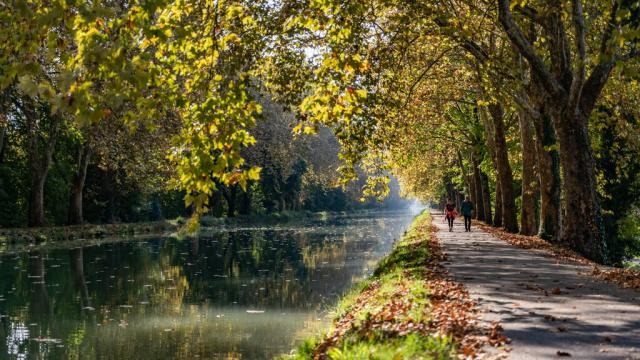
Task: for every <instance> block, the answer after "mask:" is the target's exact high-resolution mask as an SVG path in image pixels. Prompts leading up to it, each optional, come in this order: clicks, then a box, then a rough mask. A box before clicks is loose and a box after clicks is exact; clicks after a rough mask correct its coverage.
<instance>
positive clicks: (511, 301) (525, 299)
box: [433, 214, 640, 359]
mask: <svg viewBox="0 0 640 360" xmlns="http://www.w3.org/2000/svg"><path fill="white" fill-rule="evenodd" d="M433 218H434V221H433V223H434V225H435V226H437V227H438V233H437V236H438V238H439V239H440V241H441V242H442V247H443V250H444V251H445V252H446V253H447V255H448V260H447V261H446V262H443V265H444V266H445V267H446V268H447V270H448V271H449V273H450V274H451V275H452V276H453V278H454V279H456V280H457V281H460V282H462V283H464V284H465V285H466V286H467V289H468V290H469V292H470V293H471V295H472V296H473V297H474V298H475V299H476V300H478V302H479V304H480V307H481V309H482V310H483V311H484V312H485V314H484V316H483V320H486V321H493V320H500V321H501V322H502V326H503V327H504V334H505V335H506V336H508V337H509V338H511V339H512V343H511V347H512V348H513V350H512V351H511V353H510V357H509V358H510V359H549V358H558V357H559V355H558V351H561V352H567V353H570V354H571V356H572V358H578V359H640V293H638V292H635V291H633V290H628V289H622V288H619V287H618V286H617V285H614V284H609V283H604V282H601V281H599V280H597V279H594V278H592V277H589V276H586V275H584V274H585V273H588V272H590V271H591V268H590V267H587V266H583V265H577V264H573V263H568V262H564V261H562V260H558V259H555V258H551V257H548V256H546V255H544V254H543V253H541V252H539V251H535V250H525V249H520V248H517V247H515V246H512V245H510V244H508V243H506V242H504V241H502V240H500V239H498V238H496V237H494V236H493V235H491V234H488V233H485V232H482V231H481V230H480V229H477V228H475V229H473V232H471V233H468V232H465V231H464V227H463V225H462V223H461V222H459V221H457V223H456V224H455V227H454V231H453V232H449V231H448V228H447V224H446V222H445V221H444V220H443V217H442V215H438V214H434V217H433Z"/></svg>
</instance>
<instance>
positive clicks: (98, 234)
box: [0, 210, 370, 251]
mask: <svg viewBox="0 0 640 360" xmlns="http://www.w3.org/2000/svg"><path fill="white" fill-rule="evenodd" d="M368 212H370V210H361V211H355V212H327V211H322V212H311V211H283V212H275V213H270V214H251V215H239V216H236V217H232V218H230V217H221V218H216V217H213V216H203V217H201V218H200V221H199V222H200V226H201V228H202V229H203V230H206V229H207V228H220V227H225V226H242V225H252V224H268V225H273V224H284V223H287V224H288V223H295V222H296V221H308V220H329V219H332V218H335V217H339V216H347V215H349V216H354V214H355V215H358V214H366V213H368ZM187 221H188V219H184V218H182V217H178V218H176V219H173V220H159V221H149V222H138V223H116V224H97V225H93V224H84V225H71V226H45V227H39V228H0V251H1V250H2V245H6V244H9V245H20V244H25V245H44V244H47V243H63V242H64V243H68V242H74V241H86V240H107V239H111V240H114V239H115V238H120V237H127V236H151V235H160V234H167V233H174V234H176V233H178V232H180V229H182V228H183V227H184V226H185V224H186V223H187Z"/></svg>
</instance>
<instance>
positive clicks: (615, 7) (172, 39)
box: [0, 0, 640, 263]
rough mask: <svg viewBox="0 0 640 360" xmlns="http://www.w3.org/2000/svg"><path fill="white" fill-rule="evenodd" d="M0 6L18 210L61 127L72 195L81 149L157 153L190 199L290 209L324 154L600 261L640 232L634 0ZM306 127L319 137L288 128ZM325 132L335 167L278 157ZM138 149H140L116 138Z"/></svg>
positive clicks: (35, 196) (366, 188) (38, 221)
mask: <svg viewBox="0 0 640 360" xmlns="http://www.w3.org/2000/svg"><path fill="white" fill-rule="evenodd" d="M0 9H1V12H0V23H2V29H1V30H0V43H1V45H0V46H1V53H0V54H1V55H0V90H2V110H1V111H0V113H2V122H0V126H1V128H2V138H0V139H2V141H0V154H3V153H4V152H5V151H4V149H5V148H7V145H6V144H9V141H8V140H5V138H9V139H13V140H12V141H13V144H18V145H12V146H14V147H13V150H12V151H13V156H14V158H16V159H18V158H22V159H23V160H21V161H22V163H23V164H25V165H24V166H23V168H22V169H23V170H21V171H23V173H22V174H17V173H12V174H9V175H7V176H5V178H6V179H10V181H7V180H4V178H3V181H4V182H11V181H13V182H14V183H15V184H14V185H15V186H16V187H21V188H22V189H27V188H28V189H29V190H27V192H28V193H29V195H28V196H25V197H24V198H25V199H27V202H28V206H27V208H28V209H29V210H28V212H29V216H28V218H29V224H30V225H33V226H40V225H43V223H44V217H43V216H42V208H43V203H44V199H45V191H44V188H45V185H46V184H47V181H46V179H47V174H48V172H49V170H51V169H55V168H56V165H55V163H60V161H59V159H55V156H54V155H55V154H56V153H57V152H56V151H57V150H56V149H60V147H61V143H63V142H64V143H66V142H68V144H66V145H65V146H69V147H70V148H74V149H75V150H74V151H75V153H76V154H77V156H76V155H74V156H72V158H73V161H71V160H68V161H67V162H68V163H69V164H73V166H71V165H70V167H71V168H72V169H67V170H62V169H60V170H59V171H68V172H73V173H75V176H74V177H73V179H71V180H70V181H72V183H73V184H74V186H72V188H73V189H75V191H72V193H73V194H75V198H74V199H75V200H74V201H75V203H77V202H78V201H79V202H80V206H81V205H82V196H83V192H82V190H83V183H84V178H85V177H86V172H87V166H89V163H90V162H91V161H90V155H91V154H99V155H98V157H99V158H100V159H102V160H101V161H105V160H104V159H108V158H111V159H113V158H118V159H120V160H119V161H115V162H113V163H118V165H117V166H115V165H114V166H111V168H113V169H127V168H128V166H129V165H126V164H134V165H133V166H134V167H136V169H137V168H140V167H142V168H146V167H148V168H149V169H151V171H150V172H149V174H153V173H155V174H158V173H160V172H159V171H157V170H156V169H159V168H163V169H164V170H163V171H166V174H167V176H162V177H161V179H157V180H159V182H160V183H162V182H163V181H162V180H163V179H166V178H171V181H169V183H170V185H171V186H173V188H174V189H176V190H178V191H180V192H181V194H182V196H184V200H185V204H186V206H187V207H190V208H191V209H192V210H193V213H194V214H195V215H202V214H205V213H208V212H210V211H211V210H212V209H213V208H214V207H216V205H215V204H217V203H218V202H219V201H220V197H224V198H225V199H227V200H228V201H231V202H229V204H235V201H236V200H234V199H235V196H236V195H235V194H236V192H237V191H241V192H242V193H245V194H249V193H251V189H252V187H255V186H258V185H256V184H259V187H260V189H261V191H262V192H264V191H265V190H266V191H268V192H270V193H272V194H277V196H275V197H272V198H271V199H270V200H268V201H266V202H264V204H270V205H267V206H268V207H269V208H274V209H275V208H280V209H283V208H287V205H286V204H289V207H292V208H295V207H296V206H297V205H291V204H299V203H300V201H301V199H300V197H299V196H298V195H296V194H298V193H299V192H300V191H302V190H301V189H302V188H303V187H304V186H306V185H303V184H307V185H309V184H310V182H313V181H319V182H324V183H325V184H329V183H331V186H335V185H337V181H336V179H334V178H332V177H331V176H329V177H327V176H326V174H324V173H323V172H333V171H335V170H338V171H339V173H340V174H341V176H340V179H341V180H342V181H341V183H342V185H343V186H347V184H348V183H349V182H355V183H356V184H358V186H359V187H361V189H360V190H362V192H363V194H364V195H365V196H369V195H371V196H384V195H385V194H386V193H387V192H388V183H389V178H390V176H392V175H393V176H396V177H397V178H398V179H399V182H400V184H401V187H402V191H403V193H404V194H405V195H407V196H416V197H419V198H421V199H423V200H431V201H435V202H439V201H442V200H443V199H444V198H446V197H449V198H452V199H454V201H457V202H459V201H460V199H461V197H462V196H463V195H468V196H470V197H471V200H472V201H473V202H474V204H475V216H476V217H477V218H478V219H479V220H482V221H486V222H487V223H490V224H493V225H494V226H499V227H504V228H505V229H506V230H507V231H510V232H521V233H524V234H527V235H533V234H539V235H540V236H542V237H544V238H546V239H549V240H550V241H554V242H557V243H560V244H564V245H566V246H569V247H571V248H573V249H575V250H577V251H579V252H581V253H583V254H584V255H586V256H587V257H589V258H591V259H594V260H596V261H599V262H603V263H619V262H620V261H621V260H622V259H623V258H624V256H627V255H629V254H632V253H634V252H635V251H637V247H638V237H639V235H638V234H639V233H640V230H639V229H638V220H637V219H638V216H639V211H640V210H638V209H639V208H640V197H639V196H638V186H639V184H638V172H639V171H640V165H639V163H638V160H637V158H638V157H637V155H638V150H639V149H638V143H639V139H640V132H639V131H640V128H639V124H638V114H637V111H636V110H637V108H638V106H637V105H638V96H639V91H638V41H639V37H640V27H639V25H640V2H638V1H632V0H606V1H605V0H600V1H589V2H585V1H582V0H562V1H549V0H524V1H509V0H495V1H494V0H473V1H447V2H441V1H429V0H420V1H393V0H375V1H363V0H356V1H343V0H297V1H288V0H280V1H266V0H265V1H260V0H258V1H242V0H238V1H225V0H207V1H195V2H190V1H168V0H154V1H144V2H136V1H133V2H115V1H113V2H112V1H104V2H89V3H87V2H82V1H63V0H59V1H53V2H51V1H47V2H44V1H17V0H16V1H11V2H9V3H5V4H1V5H0ZM274 107H280V108H281V110H279V111H277V113H278V114H285V115H284V116H285V117H286V119H284V118H282V117H280V118H279V115H278V116H275V115H274V114H275V113H276V112H274V111H272V110H273V109H272V108H274ZM261 122H262V125H261ZM256 126H257V127H256ZM125 129H126V130H127V132H125V131H124V130H125ZM328 131H330V132H331V133H332V134H333V135H332V136H328V133H327V132H328ZM316 133H318V134H319V136H320V138H322V139H324V140H303V138H304V137H305V136H306V135H310V134H316ZM6 134H9V135H11V136H9V137H7V135H6ZM316 136H318V135H316ZM330 138H331V139H335V145H339V148H337V147H336V149H335V150H336V152H339V154H338V156H339V164H338V162H332V163H331V165H326V167H323V166H325V165H318V164H320V163H323V164H328V162H327V161H324V160H322V159H321V157H320V156H318V154H316V155H314V156H311V155H309V156H306V157H305V156H302V157H289V156H290V155H291V154H292V153H294V154H302V153H304V150H302V149H304V148H305V146H311V147H313V145H310V144H311V143H310V141H311V142H313V141H316V145H318V146H319V148H318V150H314V151H317V152H322V151H323V150H322V148H324V147H325V146H330V145H329V144H328V142H327V141H329V142H331V141H333V140H328V139H330ZM296 141H299V142H300V144H303V143H305V142H306V145H299V146H301V147H300V148H296V147H295V146H293V145H292V142H296ZM323 141H324V142H323ZM129 144H134V145H132V146H133V147H134V149H131V148H128V146H130V145H129ZM16 146H17V147H16ZM296 146H298V145H296ZM331 146H333V145H331ZM141 148H147V149H150V148H153V151H152V152H153V153H154V155H153V156H150V157H148V158H147V157H143V159H144V160H142V161H140V160H138V161H136V160H135V157H130V156H128V155H127V154H130V153H135V152H137V151H136V150H139V149H141ZM21 151H23V152H24V153H23V154H20V152H21ZM114 152H115V153H118V152H119V154H120V155H115V153H114ZM68 153H73V152H68ZM158 154H160V156H157V155H158ZM165 157H166V158H165ZM152 159H153V160H152ZM165 159H166V160H168V162H164V160H165ZM54 160H55V161H54ZM0 162H2V157H1V155H0ZM329 162H331V161H329ZM155 165H157V166H155ZM334 165H335V166H334ZM103 168H105V167H104V166H103ZM11 169H13V170H15V169H16V167H11ZM129 169H130V168H129ZM320 169H322V170H320ZM7 171H9V170H7ZM123 171H127V170H123ZM25 172H26V173H29V174H30V180H29V181H26V180H25V179H26V178H27V177H26V173H25ZM129 173H136V175H141V174H145V173H147V172H145V171H144V170H143V171H139V172H138V171H136V170H135V169H134V170H133V171H130V170H129ZM305 174H313V176H311V175H305ZM261 176H262V177H261ZM364 178H366V179H367V180H366V181H363V179H364ZM11 179H13V180H11ZM15 179H22V180H19V181H18V180H15ZM312 179H313V180H312ZM20 181H22V182H23V184H22V185H20V184H17V183H18V182H20ZM143 181H146V180H143ZM27 182H29V184H26V183H27ZM5 186H7V185H5ZM307 189H310V187H308V188H307ZM23 191H24V190H23ZM294 193H295V194H294ZM78 194H79V195H78ZM78 196H79V197H78ZM260 196H264V194H262V195H260ZM260 196H258V197H260ZM78 198H79V199H80V200H78ZM247 198H248V197H247ZM276 198H277V199H276ZM229 199H232V200H229ZM245 201H246V202H248V203H250V200H246V199H245ZM72 203H73V202H72ZM278 204H280V205H278ZM283 204H285V205H283ZM233 206H234V207H235V205H233ZM72 208H74V209H75V210H74V211H70V213H77V206H75V207H72ZM234 213H235V210H234V209H232V210H231V214H234ZM71 218H72V216H70V219H71ZM75 218H76V221H77V220H78V217H77V216H75ZM80 219H81V217H80Z"/></svg>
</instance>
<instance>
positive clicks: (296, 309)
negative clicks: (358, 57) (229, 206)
mask: <svg viewBox="0 0 640 360" xmlns="http://www.w3.org/2000/svg"><path fill="white" fill-rule="evenodd" d="M411 218H412V215H411V214H409V213H406V212H385V213H378V214H368V215H357V216H345V217H341V218H337V219H332V220H328V221H315V222H312V223H306V224H300V226H296V227H286V226H285V227H280V228H273V227H272V228H253V229H251V228H244V229H242V228H235V229H226V230H225V231H220V230H216V231H203V232H202V233H201V234H200V235H199V236H197V237H194V238H189V239H185V240H177V239H172V238H157V239H144V240H139V239H132V240H131V241H123V242H115V243H109V244H106V245H102V246H88V247H84V248H82V247H77V248H71V249H62V250H50V251H41V252H38V251H33V252H30V253H19V254H17V255H5V256H2V257H0V274H2V278H3V281H2V282H0V316H2V317H1V322H0V323H1V328H2V329H1V330H0V335H2V336H3V337H4V339H5V341H2V342H0V353H1V354H3V355H0V357H1V358H4V357H8V358H10V359H19V358H40V359H79V358H105V359H140V358H154V359H191V358H193V357H196V356H200V357H206V358H234V357H243V358H268V357H272V356H275V355H277V354H280V353H282V352H288V351H289V349H291V348H292V347H293V346H294V345H295V344H296V342H297V341H299V340H300V339H302V338H303V337H305V336H307V335H309V334H311V333H313V332H316V331H317V330H318V328H320V327H322V326H325V325H326V322H325V319H324V315H325V313H324V311H325V310H326V309H327V308H328V307H329V306H331V305H332V304H334V303H335V301H336V300H337V298H338V297H339V296H340V295H341V294H342V293H344V291H346V290H347V289H349V288H350V287H351V286H352V285H353V283H354V282H355V281H357V280H358V279H360V278H362V277H363V276H366V275H368V273H369V272H370V270H369V269H370V268H371V267H372V266H373V264H374V263H375V262H376V261H377V260H378V259H379V258H380V257H381V256H382V255H383V254H384V253H385V252H386V251H388V250H389V248H390V247H391V244H392V240H393V239H394V238H397V237H399V235H401V233H402V231H403V230H404V229H405V228H406V227H407V226H408V224H409V222H410V221H411ZM296 225H297V224H296ZM248 310H249V312H247V311H248ZM4 354H6V356H5V355H4ZM27 354H29V355H27Z"/></svg>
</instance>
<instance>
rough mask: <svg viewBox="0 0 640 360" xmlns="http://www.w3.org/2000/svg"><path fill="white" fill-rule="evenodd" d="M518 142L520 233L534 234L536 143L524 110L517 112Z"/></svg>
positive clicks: (535, 222)
mask: <svg viewBox="0 0 640 360" xmlns="http://www.w3.org/2000/svg"><path fill="white" fill-rule="evenodd" d="M518 122H519V125H520V143H521V144H522V205H521V213H520V233H521V234H523V235H534V234H536V232H537V231H538V228H537V219H536V202H537V198H538V178H537V177H536V174H535V164H536V145H535V140H534V137H533V124H532V119H531V118H530V117H529V116H527V114H526V113H525V112H524V111H520V113H519V114H518Z"/></svg>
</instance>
